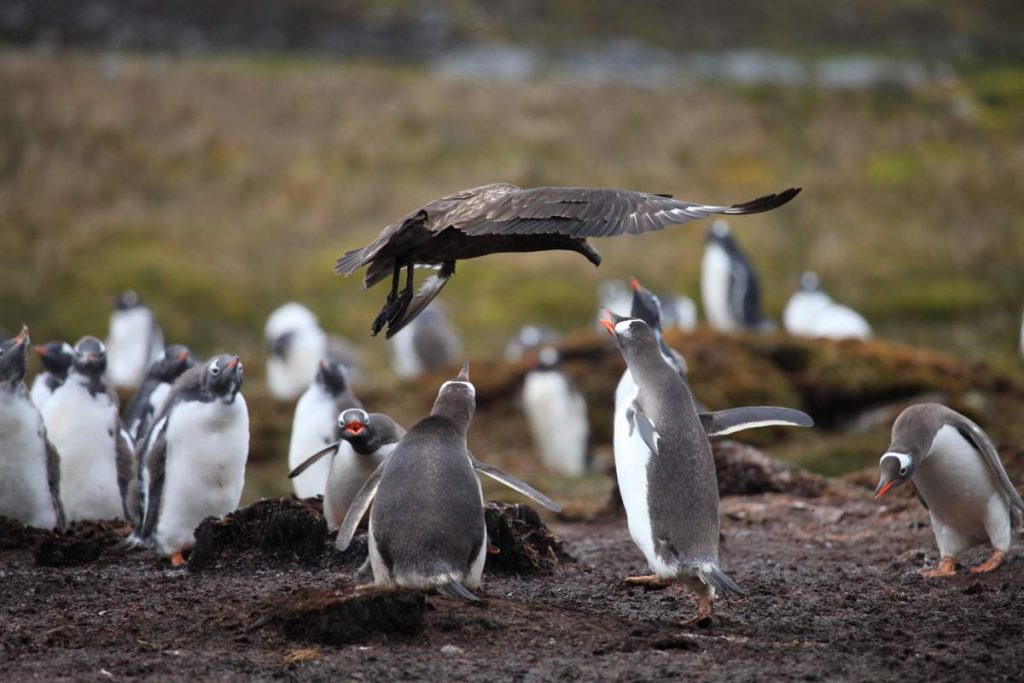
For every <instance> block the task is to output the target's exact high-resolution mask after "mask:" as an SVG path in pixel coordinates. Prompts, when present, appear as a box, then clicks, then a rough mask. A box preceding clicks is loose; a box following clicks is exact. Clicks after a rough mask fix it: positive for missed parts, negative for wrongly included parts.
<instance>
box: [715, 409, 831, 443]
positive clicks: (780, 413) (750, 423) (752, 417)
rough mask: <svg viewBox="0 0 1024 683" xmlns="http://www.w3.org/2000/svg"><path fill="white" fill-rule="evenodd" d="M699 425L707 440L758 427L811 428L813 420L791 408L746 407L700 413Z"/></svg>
mask: <svg viewBox="0 0 1024 683" xmlns="http://www.w3.org/2000/svg"><path fill="white" fill-rule="evenodd" d="M698 417H700V423H701V425H702V426H703V427H704V433H705V434H707V435H708V438H712V437H716V436H726V435H727V434H734V433H735V432H740V431H743V430H745V429H757V428H759V427H813V426H814V420H813V419H811V416H810V415H808V414H807V413H804V412H801V411H799V410H794V409H792V408H778V407H775V406H748V407H745V408H730V409H728V410H718V411H715V412H713V413H700V415H699V416H698Z"/></svg>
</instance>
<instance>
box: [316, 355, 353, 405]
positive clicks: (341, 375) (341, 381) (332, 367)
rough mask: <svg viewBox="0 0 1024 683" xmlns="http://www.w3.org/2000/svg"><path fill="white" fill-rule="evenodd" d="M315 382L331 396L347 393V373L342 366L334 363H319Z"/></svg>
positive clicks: (323, 361) (326, 361) (327, 361)
mask: <svg viewBox="0 0 1024 683" xmlns="http://www.w3.org/2000/svg"><path fill="white" fill-rule="evenodd" d="M316 381H317V383H318V384H319V385H320V386H322V387H323V388H324V389H325V390H326V391H327V393H329V394H330V395H331V396H341V395H342V394H344V393H345V392H346V391H348V371H347V370H346V369H345V366H344V365H342V364H341V363H337V362H335V361H330V360H322V361H320V369H319V370H317V373H316Z"/></svg>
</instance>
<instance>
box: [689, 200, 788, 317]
mask: <svg viewBox="0 0 1024 683" xmlns="http://www.w3.org/2000/svg"><path fill="white" fill-rule="evenodd" d="M707 240H708V244H707V247H705V249H704V258H703V260H702V261H701V267H700V295H701V299H702V300H703V302H704V315H705V316H706V317H707V319H708V322H709V323H710V324H711V327H713V328H714V329H716V330H719V331H720V332H735V331H737V330H760V329H765V328H767V327H770V326H771V323H770V322H768V321H767V320H765V318H764V316H763V315H762V314H761V286H760V283H759V282H758V277H757V271H755V270H754V266H753V264H752V263H751V262H750V259H749V258H747V255H746V254H744V253H743V251H742V250H741V249H740V248H739V245H738V244H736V240H735V239H733V236H732V231H731V230H730V229H729V224H728V223H726V222H725V221H723V220H717V221H715V222H714V223H713V224H712V225H711V228H710V229H709V230H708V234H707Z"/></svg>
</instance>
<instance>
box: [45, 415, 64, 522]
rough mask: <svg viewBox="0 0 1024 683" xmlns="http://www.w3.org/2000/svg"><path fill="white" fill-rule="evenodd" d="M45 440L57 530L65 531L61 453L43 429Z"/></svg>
mask: <svg viewBox="0 0 1024 683" xmlns="http://www.w3.org/2000/svg"><path fill="white" fill-rule="evenodd" d="M41 436H42V437H43V441H44V442H45V443H46V479H47V483H49V485H50V500H51V501H53V511H54V513H56V515H57V531H58V532H61V533H63V532H64V524H65V519H64V504H63V503H62V502H61V500H60V454H59V453H57V449H56V448H54V446H53V444H52V443H50V440H49V439H48V438H47V437H46V433H45V429H44V430H43V434H42V435H41Z"/></svg>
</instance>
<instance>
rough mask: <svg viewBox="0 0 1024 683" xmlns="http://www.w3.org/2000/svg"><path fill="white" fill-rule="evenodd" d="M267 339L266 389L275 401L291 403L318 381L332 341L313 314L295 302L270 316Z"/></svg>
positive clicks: (266, 333) (266, 330)
mask: <svg viewBox="0 0 1024 683" xmlns="http://www.w3.org/2000/svg"><path fill="white" fill-rule="evenodd" d="M264 336H265V338H266V342H267V347H268V349H269V350H270V357H269V358H267V388H268V389H270V394H271V395H272V396H273V397H274V398H276V399H278V400H281V401H290V400H291V399H293V398H295V397H297V396H298V395H299V394H301V393H302V392H303V391H305V390H306V389H307V388H308V387H309V385H310V383H311V382H312V381H313V379H314V378H315V377H316V373H317V369H318V368H319V364H320V360H321V359H323V358H324V357H325V356H327V353H328V349H329V346H330V340H329V338H328V336H327V333H326V332H324V331H323V329H321V327H320V322H319V321H318V320H317V318H316V315H314V313H313V311H311V310H309V309H308V308H306V307H305V306H303V305H302V304H300V303H296V302H294V301H292V302H290V303H287V304H285V305H284V306H281V307H280V308H278V309H277V310H275V311H274V312H273V313H271V314H270V317H269V318H267V325H266V328H265V330H264Z"/></svg>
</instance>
